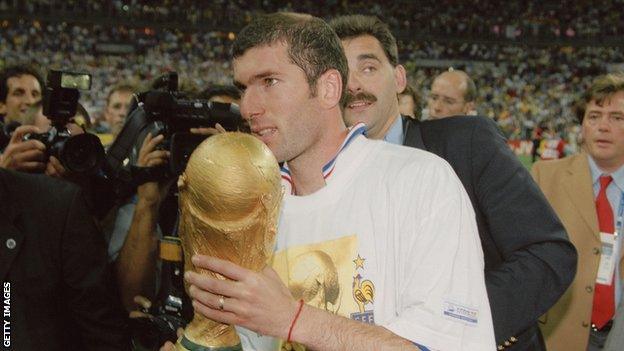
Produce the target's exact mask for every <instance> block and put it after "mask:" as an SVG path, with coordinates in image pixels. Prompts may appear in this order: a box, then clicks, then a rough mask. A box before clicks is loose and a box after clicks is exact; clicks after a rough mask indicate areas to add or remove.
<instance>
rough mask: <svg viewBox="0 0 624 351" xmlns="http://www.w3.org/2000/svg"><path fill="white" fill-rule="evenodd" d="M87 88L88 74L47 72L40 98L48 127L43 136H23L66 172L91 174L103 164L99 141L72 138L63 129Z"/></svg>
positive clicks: (79, 136)
mask: <svg viewBox="0 0 624 351" xmlns="http://www.w3.org/2000/svg"><path fill="white" fill-rule="evenodd" d="M90 88H91V76H90V75H89V74H86V73H73V72H65V71H57V70H50V71H49V72H48V77H47V85H46V90H45V92H44V94H43V114H44V115H45V116H46V117H47V118H48V119H49V120H50V122H51V124H52V126H51V128H50V130H49V131H48V132H46V133H40V134H27V135H25V136H24V140H39V141H41V142H42V143H43V144H44V145H45V146H46V154H47V156H48V157H49V156H54V157H56V158H57V159H58V160H59V161H60V162H61V163H62V164H63V166H64V167H65V168H66V169H67V170H69V171H73V172H79V173H91V174H93V173H96V172H97V171H99V170H100V167H101V164H102V161H103V160H104V147H103V146H102V143H101V142H100V139H99V138H98V137H97V136H95V135H93V134H89V133H83V134H77V135H72V133H71V132H70V131H69V130H68V129H67V127H66V126H67V123H68V122H70V119H71V118H72V117H74V116H75V115H76V110H77V107H78V99H79V98H80V92H79V90H89V89H90Z"/></svg>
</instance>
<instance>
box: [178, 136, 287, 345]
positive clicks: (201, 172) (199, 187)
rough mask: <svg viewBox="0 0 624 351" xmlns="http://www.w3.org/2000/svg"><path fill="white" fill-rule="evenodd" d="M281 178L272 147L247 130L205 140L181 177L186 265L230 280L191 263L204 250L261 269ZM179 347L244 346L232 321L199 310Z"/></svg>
mask: <svg viewBox="0 0 624 351" xmlns="http://www.w3.org/2000/svg"><path fill="white" fill-rule="evenodd" d="M280 177H281V176H280V171H279V166H278V164H277V161H276V159H275V157H274V156H273V154H272V153H271V151H270V150H269V148H268V147H267V146H266V145H264V143H262V142H261V141H259V140H258V139H256V138H255V137H253V136H251V135H249V134H244V133H222V134H217V135H214V136H212V137H210V138H208V139H206V140H205V141H204V142H203V143H201V144H200V145H199V146H198V147H197V149H195V151H194V152H193V154H192V155H191V157H190V159H189V162H188V165H187V166H186V170H185V171H184V173H183V174H182V175H181V176H180V178H179V180H178V187H179V191H180V198H179V204H180V227H179V233H180V238H181V239H182V247H183V249H184V268H185V270H193V271H195V272H198V273H200V274H208V275H212V276H213V277H216V278H218V279H226V278H225V277H223V276H222V275H220V274H215V273H213V272H211V271H208V270H205V269H198V268H196V267H194V266H193V263H192V262H191V257H192V256H193V255H194V254H203V255H210V256H214V257H218V258H221V259H225V260H228V261H231V262H233V263H236V264H238V265H240V266H242V267H245V268H248V269H251V270H255V271H260V270H261V269H262V268H263V267H264V266H265V265H266V264H267V262H268V260H269V259H270V258H271V255H272V253H273V249H274V245H275V234H276V232H277V219H278V216H279V209H280V202H281V199H282V194H283V191H282V187H281V184H280ZM186 289H187V290H188V285H187V286H186ZM226 298H227V297H226ZM221 301H223V300H221ZM176 348H177V349H178V350H191V351H193V350H217V351H225V350H228V351H229V350H242V348H241V345H240V339H239V338H238V335H237V334H236V330H235V329H234V327H233V326H231V325H227V324H222V323H218V322H215V321H212V320H209V319H207V318H205V317H203V316H202V315H200V314H197V313H196V314H195V316H194V317H193V320H192V321H191V323H189V324H188V325H187V326H186V329H185V330H184V335H183V336H182V337H181V338H180V339H179V340H178V343H177V344H176Z"/></svg>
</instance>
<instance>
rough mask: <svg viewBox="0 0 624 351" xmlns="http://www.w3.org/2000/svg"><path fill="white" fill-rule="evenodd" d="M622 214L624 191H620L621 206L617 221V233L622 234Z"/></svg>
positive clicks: (623, 211)
mask: <svg viewBox="0 0 624 351" xmlns="http://www.w3.org/2000/svg"><path fill="white" fill-rule="evenodd" d="M622 214H624V191H622V192H621V193H620V207H619V208H618V214H617V220H616V222H615V235H616V236H617V235H618V234H622V222H623V221H622Z"/></svg>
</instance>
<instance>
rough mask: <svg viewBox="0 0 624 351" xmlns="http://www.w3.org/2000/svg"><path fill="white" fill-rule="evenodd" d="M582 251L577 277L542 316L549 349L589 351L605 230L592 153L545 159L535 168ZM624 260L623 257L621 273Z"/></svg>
mask: <svg viewBox="0 0 624 351" xmlns="http://www.w3.org/2000/svg"><path fill="white" fill-rule="evenodd" d="M531 173H532V174H533V178H535V181H536V182H537V184H538V185H539V187H540V188H541V189H542V191H543V192H544V195H546V198H547V199H548V201H549V202H550V204H551V205H552V207H553V208H554V209H555V212H557V215H558V216H559V218H560V219H561V221H562V222H563V225H564V227H565V229H566V230H567V232H568V235H569V237H570V241H572V244H574V246H575V247H576V250H577V251H578V269H577V273H576V277H575V278H574V282H573V283H572V285H571V286H570V288H568V290H567V291H566V293H565V294H564V295H563V296H562V297H561V299H560V300H559V301H558V302H557V303H556V304H555V305H554V306H553V307H552V308H551V309H550V310H549V311H548V312H547V313H546V314H545V315H544V316H543V317H542V318H541V319H540V327H541V329H542V333H543V334H544V338H545V339H546V346H547V349H548V350H549V351H564V350H565V351H576V350H578V351H585V350H586V349H587V341H588V338H589V328H590V325H591V311H592V302H593V296H594V284H595V281H596V274H597V272H598V265H599V263H600V234H599V230H598V217H597V215H596V206H595V204H594V192H593V189H592V180H591V171H590V168H589V163H588V159H587V155H586V154H578V155H574V156H569V157H566V158H563V159H560V160H553V161H539V162H537V163H535V164H534V165H533V168H532V170H531ZM623 272H624V260H620V275H621V276H622V273H623Z"/></svg>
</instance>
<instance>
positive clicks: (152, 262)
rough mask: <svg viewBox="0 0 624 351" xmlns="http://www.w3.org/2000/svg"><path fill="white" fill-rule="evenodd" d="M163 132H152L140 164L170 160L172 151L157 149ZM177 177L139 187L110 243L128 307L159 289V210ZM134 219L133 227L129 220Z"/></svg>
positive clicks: (119, 217)
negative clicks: (141, 297)
mask: <svg viewBox="0 0 624 351" xmlns="http://www.w3.org/2000/svg"><path fill="white" fill-rule="evenodd" d="M162 141H163V136H162V135H158V136H156V137H152V135H151V134H148V135H147V136H146V138H145V140H144V141H143V144H142V146H141V149H140V150H139V157H138V160H137V163H136V166H138V167H157V166H161V165H165V164H167V163H168V160H169V151H165V150H159V149H157V146H158V144H160V143H161V142H162ZM172 182H173V179H169V180H166V181H163V182H156V181H154V182H147V183H144V184H142V185H139V186H138V187H137V193H136V202H134V201H132V202H131V203H129V204H126V205H124V206H122V207H121V208H120V209H119V211H118V214H117V218H116V221H115V222H116V223H115V229H114V231H113V234H112V236H111V240H110V244H109V258H110V259H113V260H114V261H115V267H116V272H117V281H118V284H119V290H120V293H121V297H122V302H123V304H124V306H125V307H126V309H127V310H128V311H132V310H134V309H135V308H136V305H135V303H134V297H135V296H137V295H141V296H144V297H146V298H148V299H150V300H151V299H153V298H154V295H155V292H156V279H157V259H158V239H159V236H160V235H159V233H158V229H157V227H158V214H159V213H158V212H159V208H160V204H161V202H162V200H163V199H164V197H165V196H166V194H167V192H168V189H169V187H170V185H171V184H172ZM129 218H131V219H130V228H129V229H127V228H128V227H127V222H128V219H129Z"/></svg>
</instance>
